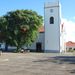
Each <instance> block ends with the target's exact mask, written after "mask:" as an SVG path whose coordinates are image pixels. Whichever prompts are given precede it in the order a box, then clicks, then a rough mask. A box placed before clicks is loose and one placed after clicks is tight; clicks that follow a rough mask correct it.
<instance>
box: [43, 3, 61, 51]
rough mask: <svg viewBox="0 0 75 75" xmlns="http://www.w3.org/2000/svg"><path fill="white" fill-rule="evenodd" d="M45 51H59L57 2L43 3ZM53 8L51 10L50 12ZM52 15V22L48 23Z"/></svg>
mask: <svg viewBox="0 0 75 75" xmlns="http://www.w3.org/2000/svg"><path fill="white" fill-rule="evenodd" d="M44 8H45V10H44V12H45V14H44V16H45V20H44V23H45V52H50V51H51V52H60V13H59V12H60V11H59V3H58V2H55V3H54V2H53V3H46V4H45V7H44ZM50 9H53V12H52V13H51V12H50ZM51 16H53V17H54V24H50V22H49V19H50V17H51Z"/></svg>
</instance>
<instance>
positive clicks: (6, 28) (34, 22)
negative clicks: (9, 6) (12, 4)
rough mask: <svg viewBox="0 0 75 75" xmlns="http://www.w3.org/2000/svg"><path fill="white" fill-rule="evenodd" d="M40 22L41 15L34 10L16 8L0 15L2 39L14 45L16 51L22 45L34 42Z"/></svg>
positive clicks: (41, 20) (41, 19) (41, 21)
mask: <svg viewBox="0 0 75 75" xmlns="http://www.w3.org/2000/svg"><path fill="white" fill-rule="evenodd" d="M42 23H43V18H42V16H40V15H38V14H37V13H36V12H35V11H32V10H16V11H10V12H8V13H7V14H6V15H4V16H2V17H0V30H1V32H2V34H4V36H5V39H4V41H5V42H6V43H7V44H8V45H14V46H16V47H17V51H18V49H19V48H21V47H22V45H25V46H28V45H30V44H32V42H34V40H35V39H36V37H37V34H38V28H39V27H40V26H41V25H42Z"/></svg>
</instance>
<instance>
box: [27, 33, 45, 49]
mask: <svg viewBox="0 0 75 75" xmlns="http://www.w3.org/2000/svg"><path fill="white" fill-rule="evenodd" d="M37 42H41V43H42V50H44V33H39V35H38V37H37V38H36V40H35V42H33V43H32V45H31V46H30V47H28V49H30V50H36V43H37Z"/></svg>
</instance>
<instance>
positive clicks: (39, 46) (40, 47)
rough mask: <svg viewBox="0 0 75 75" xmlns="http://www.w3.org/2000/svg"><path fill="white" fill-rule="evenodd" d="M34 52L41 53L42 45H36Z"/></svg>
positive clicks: (39, 43)
mask: <svg viewBox="0 0 75 75" xmlns="http://www.w3.org/2000/svg"><path fill="white" fill-rule="evenodd" d="M36 52H42V43H41V42H37V43H36Z"/></svg>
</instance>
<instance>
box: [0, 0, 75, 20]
mask: <svg viewBox="0 0 75 75" xmlns="http://www.w3.org/2000/svg"><path fill="white" fill-rule="evenodd" d="M47 1H53V0H1V1H0V16H1V15H4V14H6V13H7V12H8V11H11V10H16V9H32V10H35V11H37V12H38V13H39V14H40V15H44V2H47ZM55 1H56V0H55ZM60 3H61V5H62V14H63V15H62V16H63V17H65V18H67V19H72V17H74V16H75V10H74V7H75V0H60Z"/></svg>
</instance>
